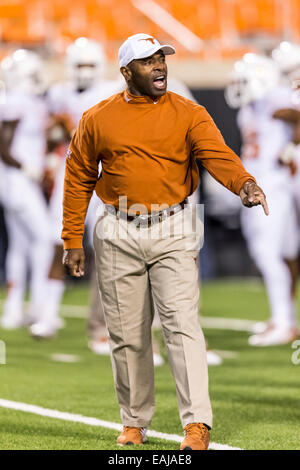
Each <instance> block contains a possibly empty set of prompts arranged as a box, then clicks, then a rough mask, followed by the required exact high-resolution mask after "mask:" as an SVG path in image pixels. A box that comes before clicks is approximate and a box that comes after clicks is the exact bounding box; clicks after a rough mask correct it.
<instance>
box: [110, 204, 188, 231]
mask: <svg viewBox="0 0 300 470" xmlns="http://www.w3.org/2000/svg"><path fill="white" fill-rule="evenodd" d="M185 204H187V200H184V201H182V202H180V203H178V204H174V205H173V206H170V207H168V208H167V209H163V210H161V211H158V212H152V213H150V214H139V215H130V214H127V212H122V211H117V212H116V209H115V208H114V207H112V206H109V205H107V206H106V210H107V211H108V212H109V213H111V214H114V215H116V217H117V218H118V219H123V220H126V221H127V222H134V223H135V225H137V226H141V227H150V226H151V225H153V224H156V223H159V222H162V221H163V220H164V219H166V218H167V217H171V216H172V215H175V214H177V213H178V212H180V211H181V210H183V209H184V206H185Z"/></svg>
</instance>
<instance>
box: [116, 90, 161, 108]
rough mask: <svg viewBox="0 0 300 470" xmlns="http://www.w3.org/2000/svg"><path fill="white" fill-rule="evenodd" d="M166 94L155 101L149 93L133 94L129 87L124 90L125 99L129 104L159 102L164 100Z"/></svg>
mask: <svg viewBox="0 0 300 470" xmlns="http://www.w3.org/2000/svg"><path fill="white" fill-rule="evenodd" d="M165 96H166V95H163V96H160V97H158V98H157V99H156V100H155V101H153V99H152V98H151V97H150V96H147V95H143V96H138V95H133V94H132V93H130V91H129V90H128V88H127V89H126V90H125V91H124V92H123V97H124V100H125V101H126V103H128V104H142V103H150V104H158V103H162V102H164V100H165Z"/></svg>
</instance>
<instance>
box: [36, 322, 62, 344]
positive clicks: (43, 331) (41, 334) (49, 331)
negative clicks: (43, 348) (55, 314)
mask: <svg viewBox="0 0 300 470" xmlns="http://www.w3.org/2000/svg"><path fill="white" fill-rule="evenodd" d="M60 325H61V322H60V319H59V318H58V319H57V320H53V321H52V322H45V321H44V322H43V321H40V322H37V323H34V324H33V325H31V327H30V328H29V331H30V333H31V336H33V337H34V338H36V339H51V338H54V337H55V336H56V333H57V330H58V329H59V328H60Z"/></svg>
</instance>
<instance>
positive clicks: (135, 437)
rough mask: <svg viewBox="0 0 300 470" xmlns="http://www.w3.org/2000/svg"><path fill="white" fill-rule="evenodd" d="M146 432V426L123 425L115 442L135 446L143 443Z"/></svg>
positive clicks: (120, 444)
mask: <svg viewBox="0 0 300 470" xmlns="http://www.w3.org/2000/svg"><path fill="white" fill-rule="evenodd" d="M146 432H147V428H133V427H130V426H123V432H122V433H121V434H120V436H119V437H118V439H117V444H118V445H119V446H136V445H140V444H143V443H144V442H146V441H147V438H146Z"/></svg>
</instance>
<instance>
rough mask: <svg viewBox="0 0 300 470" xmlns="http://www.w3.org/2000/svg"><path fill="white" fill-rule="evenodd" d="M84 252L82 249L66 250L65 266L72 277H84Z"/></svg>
mask: <svg viewBox="0 0 300 470" xmlns="http://www.w3.org/2000/svg"><path fill="white" fill-rule="evenodd" d="M84 260H85V256H84V251H83V249H82V248H73V249H70V250H64V256H63V264H64V266H66V267H67V268H68V270H69V272H70V274H71V276H75V277H82V276H83V275H84Z"/></svg>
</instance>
